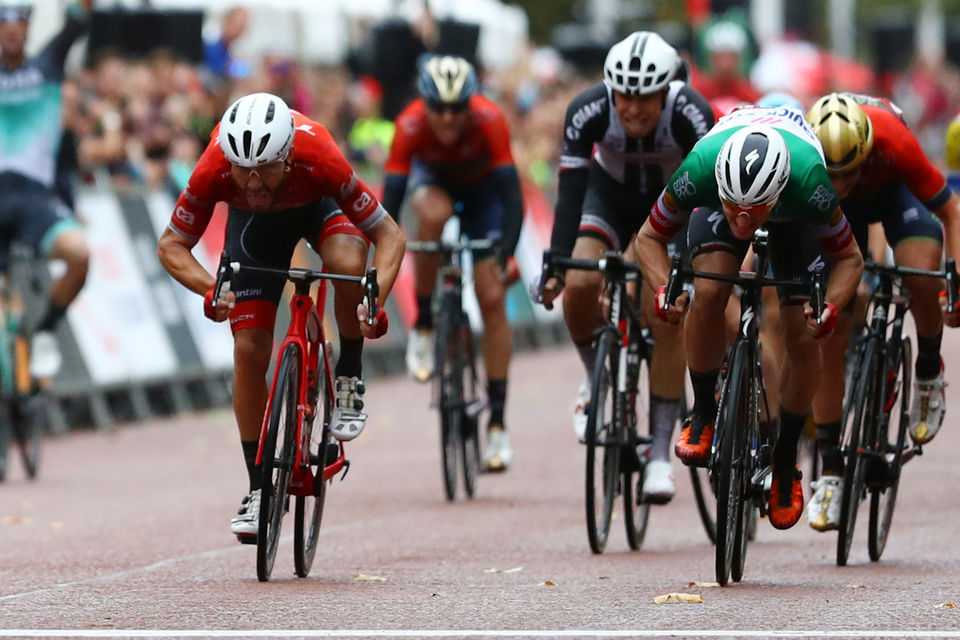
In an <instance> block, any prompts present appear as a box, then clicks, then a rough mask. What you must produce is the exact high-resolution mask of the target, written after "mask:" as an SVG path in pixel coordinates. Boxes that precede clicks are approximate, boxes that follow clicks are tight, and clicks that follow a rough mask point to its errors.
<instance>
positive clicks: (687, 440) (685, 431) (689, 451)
mask: <svg viewBox="0 0 960 640" xmlns="http://www.w3.org/2000/svg"><path fill="white" fill-rule="evenodd" d="M695 419H696V417H695V416H691V417H690V418H687V419H686V420H684V423H683V428H682V429H681V430H680V438H679V439H678V440H677V444H676V445H675V446H674V448H673V450H674V452H675V453H676V454H677V457H678V458H680V460H681V462H683V464H685V465H687V466H698V465H702V464H706V462H707V458H709V457H710V445H711V444H712V443H713V420H711V421H710V422H708V423H706V424H705V425H703V426H701V427H700V429H699V432H700V433H699V437H697V436H696V435H694V434H693V433H692V432H693V427H694V424H693V422H694V420H695Z"/></svg>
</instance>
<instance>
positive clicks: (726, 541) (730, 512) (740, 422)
mask: <svg viewBox="0 0 960 640" xmlns="http://www.w3.org/2000/svg"><path fill="white" fill-rule="evenodd" d="M747 356H748V354H747V349H746V344H745V343H738V344H737V345H736V348H735V349H734V352H733V358H731V360H730V368H729V371H728V373H727V380H726V385H727V387H726V391H725V393H723V394H722V397H723V401H722V404H721V405H720V407H719V410H718V412H717V437H718V439H719V444H718V451H719V459H718V460H717V465H716V466H717V473H718V478H717V541H716V549H715V551H716V554H715V556H716V557H715V560H716V574H717V582H719V583H720V584H721V585H726V584H727V583H728V581H729V580H730V574H731V571H733V570H734V569H735V570H736V573H735V575H734V581H739V580H740V578H741V577H742V574H743V563H744V560H745V557H746V543H747V532H746V525H747V524H748V519H747V518H746V517H745V508H744V500H745V496H746V495H747V493H746V484H747V483H748V482H749V480H750V479H749V478H748V477H746V473H745V471H746V464H747V459H748V457H749V455H750V452H749V444H750V443H749V442H748V439H747V424H748V421H749V418H750V416H749V409H750V402H749V400H750V395H749V394H750V386H749V385H750V372H749V367H750V362H749V360H748V357H747Z"/></svg>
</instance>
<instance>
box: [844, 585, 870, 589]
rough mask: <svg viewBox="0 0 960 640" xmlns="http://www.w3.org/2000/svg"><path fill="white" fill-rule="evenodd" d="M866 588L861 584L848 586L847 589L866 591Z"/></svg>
mask: <svg viewBox="0 0 960 640" xmlns="http://www.w3.org/2000/svg"><path fill="white" fill-rule="evenodd" d="M866 588H867V586H866V585H863V584H848V585H847V589H866Z"/></svg>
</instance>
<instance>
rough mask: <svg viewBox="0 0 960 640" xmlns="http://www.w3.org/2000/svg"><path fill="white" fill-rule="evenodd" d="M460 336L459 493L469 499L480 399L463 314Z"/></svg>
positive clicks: (477, 463) (477, 451) (474, 471)
mask: <svg viewBox="0 0 960 640" xmlns="http://www.w3.org/2000/svg"><path fill="white" fill-rule="evenodd" d="M460 322H461V325H462V330H461V332H462V334H463V358H464V366H463V378H462V379H463V382H462V389H463V411H462V414H461V418H460V427H461V450H462V452H463V460H462V462H463V490H464V493H466V495H467V497H468V498H472V497H473V495H474V493H475V492H476V490H477V476H478V475H479V474H480V398H479V395H478V393H479V392H478V387H479V381H478V380H477V359H476V358H477V356H476V353H475V352H474V350H473V336H472V335H471V332H470V325H469V320H468V319H467V317H466V315H461V316H460Z"/></svg>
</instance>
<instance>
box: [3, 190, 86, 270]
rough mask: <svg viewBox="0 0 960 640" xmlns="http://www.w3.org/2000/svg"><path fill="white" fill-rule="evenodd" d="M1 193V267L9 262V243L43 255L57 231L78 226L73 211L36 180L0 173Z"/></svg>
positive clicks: (58, 232)
mask: <svg viewBox="0 0 960 640" xmlns="http://www.w3.org/2000/svg"><path fill="white" fill-rule="evenodd" d="M0 194H2V195H0V271H6V269H7V266H8V264H9V261H10V244H11V243H13V242H17V243H19V244H23V245H26V246H28V247H31V248H32V249H33V250H34V252H35V253H36V254H37V255H44V256H45V255H47V253H49V251H50V248H51V247H52V246H53V244H54V242H56V239H57V237H58V236H59V235H60V233H62V232H63V231H66V230H68V229H79V228H80V226H79V224H78V223H77V221H76V220H75V219H74V217H73V212H72V211H71V210H70V209H69V208H68V207H67V206H66V205H65V204H64V203H63V202H62V201H61V200H60V199H59V198H58V197H57V196H56V195H55V194H54V192H53V191H51V190H50V189H48V188H47V187H45V186H43V185H42V184H40V183H39V182H36V181H34V180H31V179H29V178H26V177H24V176H21V175H20V174H17V173H12V172H4V173H0Z"/></svg>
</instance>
